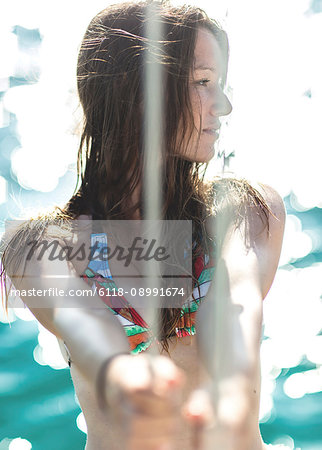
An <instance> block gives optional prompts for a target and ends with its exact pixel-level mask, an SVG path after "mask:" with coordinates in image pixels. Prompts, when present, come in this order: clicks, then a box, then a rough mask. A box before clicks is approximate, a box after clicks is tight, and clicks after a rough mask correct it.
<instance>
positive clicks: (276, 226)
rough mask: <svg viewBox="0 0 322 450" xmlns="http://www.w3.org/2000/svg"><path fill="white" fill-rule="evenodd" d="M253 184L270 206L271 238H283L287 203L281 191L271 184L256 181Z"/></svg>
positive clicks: (269, 227) (269, 229)
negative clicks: (280, 193) (285, 203)
mask: <svg viewBox="0 0 322 450" xmlns="http://www.w3.org/2000/svg"><path fill="white" fill-rule="evenodd" d="M252 186H253V187H254V188H255V189H256V190H257V191H258V192H259V194H260V195H261V196H262V198H263V200H264V202H265V203H266V205H267V206H268V216H267V219H268V231H269V237H270V238H274V237H275V238H277V239H282V237H283V234H284V226H285V216H286V212H285V205H284V202H283V200H282V198H281V196H280V195H279V193H278V192H277V191H276V190H275V189H273V188H272V187H271V186H269V185H267V184H262V183H254V184H252Z"/></svg>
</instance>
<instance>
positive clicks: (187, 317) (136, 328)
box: [81, 233, 214, 354]
mask: <svg viewBox="0 0 322 450" xmlns="http://www.w3.org/2000/svg"><path fill="white" fill-rule="evenodd" d="M91 247H92V248H93V247H95V248H96V249H97V251H98V252H99V251H100V250H101V249H102V248H106V247H107V235H106V233H93V234H91ZM194 273H195V276H196V278H197V280H198V282H197V283H196V286H195V287H194V289H193V292H192V294H193V295H192V294H191V295H190V296H189V298H188V299H187V300H186V301H185V302H184V303H183V305H182V308H181V316H180V319H179V321H178V325H177V328H176V330H175V331H176V335H177V337H179V338H180V337H184V336H193V335H194V334H195V333H196V330H195V322H196V312H197V310H198V307H199V305H200V303H201V301H202V300H203V298H204V297H205V296H206V294H207V292H208V289H209V286H210V283H211V280H212V278H213V275H214V264H213V261H212V260H210V259H209V257H208V256H207V255H205V256H199V257H198V258H197V259H196V261H195V263H194ZM81 277H82V278H83V279H84V280H85V281H86V282H87V283H88V284H89V285H90V286H91V287H92V289H95V290H96V292H97V293H98V295H99V296H100V298H101V299H102V301H103V303H104V304H105V305H106V307H107V308H108V309H109V310H110V311H111V312H112V313H113V314H114V315H115V316H117V318H118V319H119V321H120V322H121V324H122V326H123V327H124V331H125V333H126V335H127V337H128V341H129V344H130V348H131V353H132V354H137V353H140V352H142V351H144V350H146V349H147V348H148V347H149V346H150V345H151V344H152V343H153V342H155V341H156V338H155V336H154V335H153V333H152V330H151V329H150V327H149V326H148V324H147V323H146V322H145V320H144V319H143V318H142V317H141V315H140V314H139V313H138V312H137V311H136V310H135V309H134V308H133V307H132V306H131V305H130V303H129V302H128V301H127V300H126V298H125V297H123V296H121V295H118V294H117V292H118V288H117V285H116V284H115V282H114V280H113V277H112V274H111V271H110V268H109V264H108V260H107V259H104V260H98V259H94V255H93V259H92V260H91V261H90V262H89V264H88V266H87V268H86V270H85V272H84V274H83V275H82V276H81ZM198 286H199V288H198ZM111 293H112V295H111ZM114 293H115V295H114ZM113 295H114V296H113Z"/></svg>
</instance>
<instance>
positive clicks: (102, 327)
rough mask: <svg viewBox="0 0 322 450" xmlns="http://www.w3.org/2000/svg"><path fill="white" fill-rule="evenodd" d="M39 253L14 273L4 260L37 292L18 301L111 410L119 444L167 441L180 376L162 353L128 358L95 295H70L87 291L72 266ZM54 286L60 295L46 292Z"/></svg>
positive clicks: (119, 332) (24, 286)
mask: <svg viewBox="0 0 322 450" xmlns="http://www.w3.org/2000/svg"><path fill="white" fill-rule="evenodd" d="M61 249H62V246H61V247H59V248H58V249H57V253H59V250H61ZM40 253H41V250H39V249H38V251H37V252H35V253H34V254H33V256H32V258H30V259H29V260H28V261H27V260H26V259H27V258H24V259H23V260H22V261H21V264H19V267H18V268H17V267H16V268H15V270H14V271H13V269H12V267H11V265H10V264H9V266H7V267H5V269H6V272H7V274H8V275H9V276H10V278H11V279H12V280H13V282H14V286H15V288H16V289H18V290H20V291H21V292H23V291H26V292H28V290H37V291H38V293H41V292H42V293H43V295H42V296H41V295H38V296H37V297H33V296H28V295H24V296H22V299H23V301H24V302H25V304H26V305H27V306H28V307H29V309H30V310H31V311H32V313H33V314H34V315H35V317H36V318H37V320H38V321H39V322H40V323H41V324H42V325H43V326H44V327H45V328H47V329H48V330H49V331H50V332H52V333H53V334H54V335H55V336H56V337H58V338H60V339H62V340H63V341H64V342H65V343H66V345H67V347H68V350H69V352H70V355H71V360H72V365H75V366H76V367H77V369H78V370H80V371H81V372H82V374H83V375H84V376H85V377H86V378H87V379H88V380H89V382H90V383H91V384H92V385H94V386H95V385H96V388H97V389H98V390H99V391H98V394H99V395H100V398H101V405H104V406H105V408H106V409H107V410H110V412H111V413H112V414H111V415H110V416H111V420H114V421H115V422H114V423H113V426H114V425H115V429H116V430H119V429H121V430H122V433H120V439H122V442H124V448H133V449H134V448H144V447H143V446H144V445H146V443H147V442H148V443H149V444H151V446H152V447H153V445H154V446H161V445H167V444H168V442H169V441H171V439H172V438H173V434H174V432H175V428H174V426H173V425H174V423H175V420H176V418H177V415H178V411H179V404H178V400H177V397H178V396H179V394H180V391H181V386H182V383H183V374H182V373H181V371H180V370H179V369H178V368H177V367H176V366H175V364H174V363H173V362H172V361H171V360H170V359H168V358H166V357H164V356H155V357H153V356H150V355H148V354H144V355H142V356H135V357H134V356H132V355H131V354H130V349H129V345H128V341H127V339H126V337H125V333H124V330H123V327H122V326H121V324H120V323H119V321H118V320H117V319H116V318H115V317H114V315H113V314H112V313H111V312H110V311H109V310H108V309H107V308H106V307H105V306H104V305H103V303H102V300H101V299H100V298H99V297H98V296H97V295H94V296H86V295H84V297H83V298H81V297H75V296H72V295H70V293H71V291H73V292H76V291H78V292H81V291H82V290H83V291H84V292H85V291H88V290H89V289H90V288H89V286H88V285H87V284H86V283H85V282H84V281H83V280H82V279H80V277H79V276H78V275H77V273H76V272H75V270H74V269H73V266H72V265H71V264H69V263H68V262H66V261H60V260H59V259H54V260H53V259H52V258H51V256H50V255H51V252H50V250H48V251H45V252H44V253H43V254H42V255H41V258H39V256H40ZM58 290H59V291H60V292H63V293H64V295H60V296H57V295H48V294H49V292H51V293H53V292H58ZM46 293H47V295H46ZM124 353H128V354H124ZM114 355H116V357H114ZM111 357H113V359H111ZM109 360H110V361H111V362H110V364H109V365H108V366H106V365H105V362H106V361H109ZM98 380H100V383H99V385H98ZM99 406H100V404H99V402H98V404H97V407H99ZM152 447H151V448H152ZM153 448H154V447H153Z"/></svg>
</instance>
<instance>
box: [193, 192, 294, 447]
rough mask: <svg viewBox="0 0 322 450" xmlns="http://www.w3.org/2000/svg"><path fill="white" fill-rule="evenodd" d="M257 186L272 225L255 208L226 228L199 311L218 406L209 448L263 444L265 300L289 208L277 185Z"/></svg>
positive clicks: (205, 357) (203, 348)
mask: <svg viewBox="0 0 322 450" xmlns="http://www.w3.org/2000/svg"><path fill="white" fill-rule="evenodd" d="M258 190H259V191H260V193H261V194H262V196H263V198H264V200H265V201H266V203H267V204H268V206H269V208H270V210H271V213H269V214H268V227H267V226H266V224H265V220H264V221H263V217H262V216H261V214H260V213H259V211H258V209H257V208H256V207H254V206H253V207H247V208H246V211H247V213H246V215H245V217H244V219H243V220H242V222H241V223H240V224H239V225H238V227H236V226H235V225H234V223H231V225H230V226H229V228H228V229H227V230H224V231H225V238H224V241H223V244H222V247H221V253H220V257H219V258H218V261H217V267H216V273H215V278H214V283H213V286H212V288H211V290H210V292H209V294H208V301H205V302H204V303H203V305H202V307H201V308H200V310H199V312H198V343H199V346H200V350H201V354H202V360H203V363H204V365H205V366H206V368H207V370H208V372H209V373H210V376H211V378H212V381H213V387H214V389H213V394H212V395H213V397H214V399H215V404H216V408H215V410H216V412H215V416H214V417H213V419H214V420H215V421H216V423H217V427H216V428H215V431H214V432H212V433H211V439H212V444H210V443H209V445H210V446H209V448H215V444H216V445H219V447H218V448H221V449H222V450H224V449H225V450H226V449H229V450H235V449H236V450H237V449H238V450H255V449H256V450H257V449H261V448H262V445H263V444H262V441H261V439H260V434H259V428H258V411H259V400H260V356H259V352H260V342H261V332H262V300H263V299H264V297H265V296H266V294H267V292H268V291H269V289H270V287H271V284H272V282H273V279H274V276H275V273H276V270H277V266H278V261H279V257H280V251H281V245H282V239H283V232H284V223H285V210H284V205H283V202H282V200H281V198H280V197H279V195H278V194H277V193H276V192H275V191H274V190H273V189H271V188H270V187H267V186H265V187H260V188H258ZM218 305H219V307H218ZM220 309H221V313H222V314H221V317H218V313H220ZM215 314H217V317H215ZM200 398H202V397H200ZM198 401H200V400H198V396H195V397H194V400H193V399H192V401H191V403H190V407H191V408H192V409H191V408H190V411H191V412H193V410H195V411H200V410H201V411H202V408H201V409H200V408H198V407H197V406H196V405H197V403H198ZM187 410H188V411H189V405H188V409H187ZM205 411H206V409H205ZM198 414H199V412H198ZM198 414H197V415H198ZM193 415H194V414H191V415H190V418H192V419H193ZM195 419H197V417H195ZM216 441H217V442H216ZM211 445H213V447H211ZM206 448H208V447H206ZM216 448H217V447H216Z"/></svg>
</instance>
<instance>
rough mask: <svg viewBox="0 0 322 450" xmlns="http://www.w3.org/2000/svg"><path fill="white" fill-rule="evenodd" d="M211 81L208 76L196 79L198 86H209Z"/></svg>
mask: <svg viewBox="0 0 322 450" xmlns="http://www.w3.org/2000/svg"><path fill="white" fill-rule="evenodd" d="M209 82H210V80H208V79H207V78H203V79H202V80H198V81H196V84H197V85H198V86H207V84H208V83H209Z"/></svg>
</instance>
